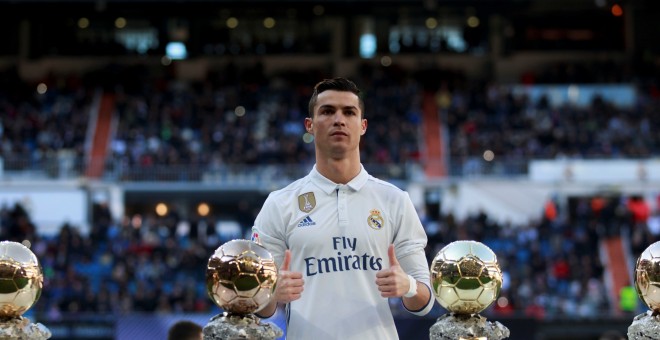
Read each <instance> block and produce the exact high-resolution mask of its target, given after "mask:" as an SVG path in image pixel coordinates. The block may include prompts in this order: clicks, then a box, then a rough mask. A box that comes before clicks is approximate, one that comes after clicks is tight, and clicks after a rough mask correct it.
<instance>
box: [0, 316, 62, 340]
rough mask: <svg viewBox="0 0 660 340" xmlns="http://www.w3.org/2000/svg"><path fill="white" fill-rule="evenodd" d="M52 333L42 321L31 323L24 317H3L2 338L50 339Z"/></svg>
mask: <svg viewBox="0 0 660 340" xmlns="http://www.w3.org/2000/svg"><path fill="white" fill-rule="evenodd" d="M51 336H52V333H51V332H50V330H49V329H48V328H46V326H44V325H42V324H40V323H31V322H30V320H29V319H27V318H24V317H21V316H19V317H15V318H1V319H0V339H18V340H42V339H49V338H50V337H51Z"/></svg>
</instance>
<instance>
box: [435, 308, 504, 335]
mask: <svg viewBox="0 0 660 340" xmlns="http://www.w3.org/2000/svg"><path fill="white" fill-rule="evenodd" d="M509 335H511V332H509V329H508V328H506V327H505V326H504V325H502V324H501V323H499V322H497V321H495V322H490V321H487V320H486V318H484V317H483V316H481V315H479V314H468V315H462V314H454V313H448V314H444V315H442V316H440V317H439V318H438V320H437V321H436V322H435V324H433V326H431V329H430V336H429V338H430V340H456V339H460V338H463V339H473V338H484V337H485V338H486V339H488V340H500V339H506V338H508V337H509Z"/></svg>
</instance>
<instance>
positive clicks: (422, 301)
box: [401, 281, 431, 311]
mask: <svg viewBox="0 0 660 340" xmlns="http://www.w3.org/2000/svg"><path fill="white" fill-rule="evenodd" d="M416 283H417V294H415V296H413V297H409V298H407V297H402V298H401V299H402V300H403V305H404V306H405V307H406V308H407V309H408V310H412V311H417V310H421V309H423V308H424V307H426V305H427V304H428V303H429V299H430V298H431V291H430V290H429V288H428V287H427V286H426V285H425V284H423V283H420V282H419V281H417V282H416Z"/></svg>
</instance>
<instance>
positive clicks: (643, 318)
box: [628, 311, 660, 340]
mask: <svg viewBox="0 0 660 340" xmlns="http://www.w3.org/2000/svg"><path fill="white" fill-rule="evenodd" d="M628 339H629V340H660V319H658V317H657V316H654V315H653V312H652V311H647V312H646V313H642V314H639V315H637V316H636V317H635V318H634V319H633V322H632V324H630V326H629V327H628Z"/></svg>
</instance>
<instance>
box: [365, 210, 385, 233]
mask: <svg viewBox="0 0 660 340" xmlns="http://www.w3.org/2000/svg"><path fill="white" fill-rule="evenodd" d="M367 224H369V226H370V227H371V228H373V229H376V230H380V229H383V225H384V224H385V220H384V219H383V216H382V215H381V214H380V211H379V210H378V209H373V210H371V211H370V212H369V217H367Z"/></svg>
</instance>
